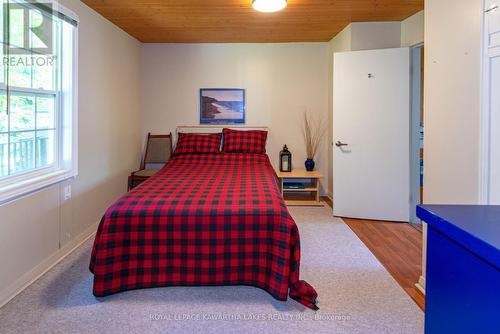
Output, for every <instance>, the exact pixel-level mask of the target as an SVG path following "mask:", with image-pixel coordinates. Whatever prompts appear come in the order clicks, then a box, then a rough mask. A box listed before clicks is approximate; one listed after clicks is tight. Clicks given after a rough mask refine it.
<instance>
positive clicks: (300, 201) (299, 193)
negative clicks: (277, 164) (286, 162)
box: [276, 169, 323, 206]
mask: <svg viewBox="0 0 500 334" xmlns="http://www.w3.org/2000/svg"><path fill="white" fill-rule="evenodd" d="M276 175H278V178H279V180H280V188H281V194H282V195H283V198H284V199H285V203H286V205H289V206H323V203H321V201H320V197H319V195H320V194H319V191H320V190H319V189H320V187H319V184H320V181H319V180H320V179H321V178H322V177H323V175H322V174H321V173H320V172H318V171H312V172H308V171H306V170H305V169H293V170H292V171H291V172H280V170H279V169H277V170H276ZM287 183H300V184H302V185H303V187H300V188H293V189H292V188H287V187H286V184H287Z"/></svg>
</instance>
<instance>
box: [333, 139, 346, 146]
mask: <svg viewBox="0 0 500 334" xmlns="http://www.w3.org/2000/svg"><path fill="white" fill-rule="evenodd" d="M347 145H349V144H346V143H343V142H341V141H340V140H338V141H337V142H336V143H335V146H337V147H342V146H347Z"/></svg>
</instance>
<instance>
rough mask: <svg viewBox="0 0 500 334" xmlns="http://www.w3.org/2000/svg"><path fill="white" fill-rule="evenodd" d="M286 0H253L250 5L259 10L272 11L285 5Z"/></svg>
mask: <svg viewBox="0 0 500 334" xmlns="http://www.w3.org/2000/svg"><path fill="white" fill-rule="evenodd" d="M286 5H287V3H286V0H253V2H252V6H253V8H254V9H255V10H257V11H259V12H265V13H272V12H277V11H280V10H282V9H284V8H285V7H286Z"/></svg>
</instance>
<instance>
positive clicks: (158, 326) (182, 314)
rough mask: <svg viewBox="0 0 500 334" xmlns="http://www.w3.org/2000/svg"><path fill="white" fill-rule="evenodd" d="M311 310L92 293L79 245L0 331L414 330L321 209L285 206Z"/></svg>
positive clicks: (199, 291) (415, 315)
mask: <svg viewBox="0 0 500 334" xmlns="http://www.w3.org/2000/svg"><path fill="white" fill-rule="evenodd" d="M290 212H291V214H292V216H293V217H294V218H295V220H296V222H297V223H298V225H299V230H300V233H301V241H302V268H301V273H302V278H303V279H305V280H307V281H308V282H309V283H311V284H312V285H313V286H314V287H315V288H316V289H317V291H318V294H319V307H320V311H318V312H314V311H311V310H308V309H305V308H303V307H302V306H301V305H299V304H298V303H296V302H295V301H293V300H289V301H288V302H279V301H276V300H274V299H273V298H272V297H271V296H270V295H268V294H267V293H266V292H265V291H263V290H260V289H257V288H252V287H243V286H242V287H239V286H235V287H234V286H233V287H193V288H189V287H169V288H157V289H148V290H136V291H128V292H124V293H119V294H116V295H113V296H109V297H106V298H99V299H97V298H95V297H94V296H93V295H92V275H91V273H90V272H89V271H88V269H87V268H88V261H89V256H90V248H91V245H92V241H88V242H86V243H85V244H84V245H82V246H81V247H80V248H79V249H77V250H76V251H75V252H73V253H72V254H71V255H70V256H68V257H67V258H66V259H64V260H63V261H62V262H61V263H60V264H59V265H57V266H56V267H54V268H53V269H52V270H51V271H49V272H48V273H47V274H46V275H44V276H43V277H41V278H40V279H39V280H38V281H36V282H35V283H34V284H33V285H31V286H30V287H29V288H27V289H26V290H25V291H23V292H22V293H21V294H20V295H18V296H17V297H16V298H15V299H13V300H12V301H11V302H9V303H8V304H7V305H5V306H4V307H3V308H1V309H0V332H1V333H190V334H191V333H241V334H243V333H259V334H262V333H276V334H277V333H370V334H374V333H422V332H423V319H424V316H423V313H422V311H421V310H420V309H419V308H418V306H417V305H416V304H415V303H414V302H413V301H412V300H411V299H410V297H409V296H408V295H407V294H406V293H405V292H404V291H403V289H401V287H400V286H399V285H398V284H397V283H396V281H395V280H394V279H393V278H392V277H391V276H390V275H389V273H388V272H387V271H386V270H385V269H384V267H383V266H382V265H381V264H380V263H379V262H378V261H377V259H376V258H375V257H374V256H373V255H372V254H371V253H370V251H369V250H368V249H367V248H366V247H365V246H364V245H363V243H362V242H361V241H360V240H359V239H358V238H357V237H356V235H355V234H354V233H353V232H351V230H350V229H349V228H348V227H347V226H346V225H345V224H344V223H343V222H342V221H340V220H337V219H335V218H333V217H332V214H331V210H330V208H329V207H324V208H291V209H290Z"/></svg>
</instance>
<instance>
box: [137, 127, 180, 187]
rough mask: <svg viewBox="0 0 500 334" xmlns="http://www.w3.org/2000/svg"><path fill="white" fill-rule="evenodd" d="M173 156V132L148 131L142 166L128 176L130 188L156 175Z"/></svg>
mask: <svg viewBox="0 0 500 334" xmlns="http://www.w3.org/2000/svg"><path fill="white" fill-rule="evenodd" d="M171 156H172V133H169V134H168V135H152V134H151V133H148V139H147V142H146V151H145V152H144V158H143V159H142V161H141V168H140V169H139V170H137V171H135V172H132V173H131V174H130V176H129V178H128V190H132V189H133V188H134V187H136V186H138V185H139V184H140V183H141V182H144V181H145V180H147V179H148V178H150V177H151V176H153V175H155V174H156V172H158V171H159V170H160V168H162V167H163V166H164V165H165V164H166V163H167V162H168V160H170V157H171Z"/></svg>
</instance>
